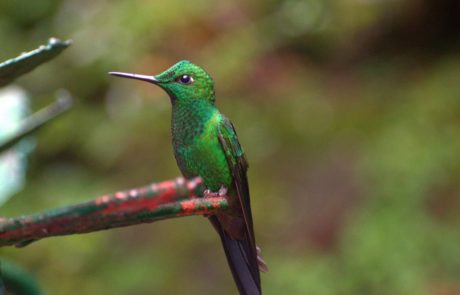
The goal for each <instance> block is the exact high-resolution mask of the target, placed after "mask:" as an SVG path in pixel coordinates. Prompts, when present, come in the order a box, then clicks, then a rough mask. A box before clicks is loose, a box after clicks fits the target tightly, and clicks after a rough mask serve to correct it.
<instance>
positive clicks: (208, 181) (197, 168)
mask: <svg viewBox="0 0 460 295" xmlns="http://www.w3.org/2000/svg"><path fill="white" fill-rule="evenodd" d="M175 157H176V161H177V164H178V166H179V168H180V170H181V172H182V174H183V175H184V176H185V177H186V178H191V177H195V176H201V178H203V181H204V184H205V185H206V187H207V188H209V189H210V190H211V191H217V190H219V188H220V187H221V186H224V187H226V188H230V187H231V185H232V176H231V173H230V169H229V167H228V163H227V159H226V157H225V154H224V152H223V150H222V146H221V145H220V143H219V140H218V138H217V136H216V137H215V138H209V136H208V137H205V136H201V137H198V138H197V139H196V140H195V141H194V142H193V143H192V144H190V145H187V146H181V147H175Z"/></svg>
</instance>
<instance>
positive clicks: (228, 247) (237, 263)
mask: <svg viewBox="0 0 460 295" xmlns="http://www.w3.org/2000/svg"><path fill="white" fill-rule="evenodd" d="M209 219H210V221H211V223H212V224H213V225H214V227H215V228H216V230H217V232H218V233H219V235H220V239H221V241H222V246H223V247H224V250H225V255H226V256H227V262H228V264H229V266H230V269H231V271H232V274H233V279H234V280H235V282H236V285H237V286H238V290H239V292H240V294H241V295H258V294H262V291H261V287H260V273H259V266H260V265H261V264H262V268H263V267H264V266H263V265H264V263H263V260H261V259H259V258H258V257H257V252H256V253H255V251H254V249H252V246H251V243H250V242H249V241H250V240H249V237H244V239H241V240H234V239H232V238H231V237H230V236H229V235H228V234H227V233H226V232H225V230H224V229H223V228H222V226H221V224H220V222H219V220H218V219H217V217H216V216H210V217H209Z"/></svg>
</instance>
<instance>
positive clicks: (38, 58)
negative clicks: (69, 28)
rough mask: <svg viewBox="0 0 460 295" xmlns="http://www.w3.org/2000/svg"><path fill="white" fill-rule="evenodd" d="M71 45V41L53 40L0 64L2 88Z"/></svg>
mask: <svg viewBox="0 0 460 295" xmlns="http://www.w3.org/2000/svg"><path fill="white" fill-rule="evenodd" d="M69 45H70V41H61V40H59V39H56V38H51V39H49V41H48V44H47V45H42V46H40V47H38V48H37V49H35V50H32V51H30V52H27V53H23V54H21V55H19V56H18V57H16V58H12V59H9V60H7V61H5V62H2V63H0V87H1V86H5V85H7V84H9V83H11V82H12V81H14V80H15V79H16V78H18V77H20V76H22V75H24V74H26V73H28V72H30V71H32V70H33V69H35V68H36V67H37V66H39V65H40V64H42V63H45V62H47V61H49V60H51V59H53V58H54V57H56V56H57V55H58V54H59V53H61V52H62V51H63V50H64V49H66V48H67V47H68V46H69Z"/></svg>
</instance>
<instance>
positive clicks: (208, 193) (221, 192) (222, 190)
mask: <svg viewBox="0 0 460 295" xmlns="http://www.w3.org/2000/svg"><path fill="white" fill-rule="evenodd" d="M227 191H228V190H227V188H226V187H224V186H221V187H220V189H219V190H218V191H217V192H212V191H211V190H209V189H207V190H205V191H204V197H205V198H215V197H225V196H226V195H227Z"/></svg>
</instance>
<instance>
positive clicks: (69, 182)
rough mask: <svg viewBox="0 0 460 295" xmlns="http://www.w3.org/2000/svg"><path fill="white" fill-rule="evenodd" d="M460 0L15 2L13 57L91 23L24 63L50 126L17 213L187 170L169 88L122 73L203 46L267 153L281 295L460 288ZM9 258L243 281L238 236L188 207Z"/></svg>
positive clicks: (169, 282)
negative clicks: (59, 112) (43, 57)
mask: <svg viewBox="0 0 460 295" xmlns="http://www.w3.org/2000/svg"><path fill="white" fill-rule="evenodd" d="M459 13H460V4H459V3H458V1H454V0H439V1H436V0H412V1H410V0H407V1H402V0H391V1H390V0H335V1H334V0H282V1H281V0H270V1H252V2H250V1H243V0H239V1H229V0H227V1H206V0H195V1H179V0H169V1H147V0H132V1H127V0H116V1H115V0H114V1H106V0H82V1H77V0H41V1H28V0H2V1H0V44H1V52H0V60H5V59H7V58H10V57H13V56H16V55H17V53H18V52H21V51H26V50H30V49H33V48H35V47H36V46H37V45H39V44H42V43H44V42H45V41H46V40H47V39H48V37H50V36H54V37H58V38H62V39H67V38H70V39H73V41H74V43H73V45H72V46H71V47H70V48H69V49H67V50H66V51H64V53H63V54H62V55H61V56H59V57H58V58H57V59H55V60H53V61H52V62H50V63H48V64H46V65H44V66H41V67H40V68H38V69H37V70H35V71H34V72H33V73H31V74H28V75H26V76H25V77H23V78H21V79H19V80H18V81H17V84H19V85H21V86H22V87H24V88H25V89H26V90H27V91H28V92H29V94H30V95H31V96H32V98H33V99H32V105H33V109H39V108H40V107H42V106H44V105H46V104H48V103H49V102H51V101H52V100H54V97H53V94H54V92H55V91H56V90H57V89H59V88H66V89H68V90H69V91H70V92H71V93H72V94H73V95H74V96H75V98H76V102H75V107H74V108H73V110H72V111H70V112H69V113H68V114H66V115H65V116H63V117H62V118H60V119H58V120H57V121H55V122H53V123H52V124H50V125H49V126H48V127H46V128H45V129H44V130H42V131H41V132H39V134H37V136H36V144H37V146H36V150H35V152H34V153H33V154H32V155H31V157H30V161H29V171H28V181H27V184H26V186H25V187H24V189H23V190H22V191H21V192H20V193H18V194H17V195H15V196H14V198H12V199H11V200H10V201H8V202H7V203H6V204H5V205H4V206H3V207H2V208H1V209H0V211H1V215H3V216H17V215H21V214H29V213H32V212H36V211H39V210H44V209H48V208H53V207H57V206H64V205H69V204H73V203H77V202H81V201H85V200H89V199H92V198H95V197H97V196H99V195H102V194H105V193H109V192H113V191H116V190H120V189H127V188H131V187H136V186H139V185H143V184H146V183H149V182H152V181H160V180H166V179H171V178H174V177H176V176H178V175H179V170H178V169H177V167H176V163H175V160H174V157H173V155H172V148H171V144H170V141H171V139H170V102H169V99H168V98H167V96H166V94H165V93H163V92H162V91H161V90H160V89H157V88H155V87H152V86H150V85H147V84H146V83H140V82H135V81H128V80H121V79H116V78H113V77H109V76H108V75H107V72H108V71H113V70H115V71H128V72H138V73H143V74H156V73H159V72H161V71H163V70H164V69H165V68H167V67H169V66H170V65H171V64H173V63H175V62H176V61H178V60H180V59H189V60H191V61H192V62H195V63H197V64H199V65H201V66H203V67H204V68H205V69H207V70H208V72H210V73H211V75H212V76H213V77H214V79H215V81H216V89H217V98H218V101H217V103H218V106H219V108H220V109H221V111H222V112H224V113H225V114H226V115H227V116H229V117H230V118H231V119H232V121H233V122H234V124H235V125H236V128H237V130H238V134H239V137H240V141H241V143H242V144H243V146H244V148H245V151H246V153H247V156H248V159H249V162H250V166H251V167H250V172H249V177H250V183H251V190H252V206H253V214H254V222H255V228H256V236H257V240H258V244H259V245H260V246H261V247H262V249H263V255H264V258H265V260H266V261H267V263H268V265H269V267H270V272H268V273H266V274H263V275H262V281H263V289H264V291H265V294H309V295H315V294H318V295H327V294H375V295H386V294H426V295H450V294H460V231H459V226H460V217H459V216H460V214H459V213H460V198H459V196H460V184H459V172H460V158H459V156H458V152H459V151H460V137H459V134H460V75H459V73H460V54H459V49H460V46H459V45H460V16H459ZM0 254H1V255H2V256H3V257H7V258H9V259H10V260H14V261H16V262H18V263H19V264H21V265H23V266H24V267H26V268H27V269H29V270H30V271H31V272H33V273H34V274H36V276H37V278H38V280H39V281H40V282H41V285H42V287H43V288H44V290H45V291H46V292H47V293H48V294H133V295H137V294H138V295H141V294H235V293H236V287H235V285H234V283H233V280H232V278H231V274H230V271H229V269H228V267H227V264H226V261H225V258H224V253H223V250H222V249H221V246H220V241H219V239H218V237H217V235H216V234H215V232H214V230H213V228H212V227H211V226H210V225H209V224H208V222H207V220H205V219H204V218H202V217H188V218H182V219H175V220H167V221H162V222H158V223H154V224H147V225H140V226H135V227H130V228H124V229H115V230H110V231H105V232H97V233H91V234H85V235H78V236H69V237H60V238H50V239H46V240H43V241H40V242H37V243H35V244H32V245H30V246H28V247H26V248H23V249H15V248H2V249H1V250H0Z"/></svg>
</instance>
